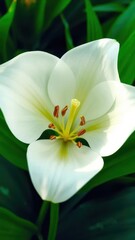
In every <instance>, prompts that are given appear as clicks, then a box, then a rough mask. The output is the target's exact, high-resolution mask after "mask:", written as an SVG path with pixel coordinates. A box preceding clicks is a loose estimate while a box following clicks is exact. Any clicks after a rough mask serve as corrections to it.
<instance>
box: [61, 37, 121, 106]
mask: <svg viewBox="0 0 135 240" xmlns="http://www.w3.org/2000/svg"><path fill="white" fill-rule="evenodd" d="M118 50H119V44H118V42H116V41H115V40H112V39H101V40H96V41H93V42H90V43H87V44H83V45H81V46H79V47H76V48H74V49H72V50H70V51H68V52H67V53H66V54H65V55H63V57H62V60H63V61H64V62H65V63H66V64H67V65H68V66H69V67H70V68H71V70H72V72H73V73H74V75H75V78H76V82H77V88H76V96H75V98H77V99H79V101H83V98H84V96H85V97H87V95H89V91H90V90H91V89H92V87H93V86H95V85H96V84H97V83H99V82H103V81H108V80H110V81H113V80H114V81H119V76H118V71H117V58H118Z"/></svg>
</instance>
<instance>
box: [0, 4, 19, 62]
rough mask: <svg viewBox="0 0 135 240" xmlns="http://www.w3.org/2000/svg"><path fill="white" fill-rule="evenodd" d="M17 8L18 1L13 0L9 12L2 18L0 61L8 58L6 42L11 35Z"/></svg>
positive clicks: (0, 26) (0, 23)
mask: <svg viewBox="0 0 135 240" xmlns="http://www.w3.org/2000/svg"><path fill="white" fill-rule="evenodd" d="M15 9H16V1H13V2H12V4H11V6H10V8H9V10H8V12H7V13H6V14H5V15H4V16H2V17H1V18H0V62H2V61H6V60H7V58H8V53H7V48H6V44H7V40H8V37H9V30H10V27H11V24H12V21H13V18H14V14H15Z"/></svg>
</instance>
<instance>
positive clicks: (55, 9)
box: [45, 0, 71, 28]
mask: <svg viewBox="0 0 135 240" xmlns="http://www.w3.org/2000/svg"><path fill="white" fill-rule="evenodd" d="M70 2H71V0H64V1H63V0H55V2H54V1H53V0H47V2H46V11H45V27H46V28H48V27H49V25H50V24H51V22H52V21H53V20H54V18H55V17H56V16H58V15H59V14H60V13H61V12H62V11H63V10H64V9H65V8H66V7H67V6H68V4H69V3H70Z"/></svg>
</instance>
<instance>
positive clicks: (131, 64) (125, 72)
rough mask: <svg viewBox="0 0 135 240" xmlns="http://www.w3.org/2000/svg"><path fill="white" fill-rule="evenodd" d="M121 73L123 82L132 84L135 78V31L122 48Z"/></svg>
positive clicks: (120, 56) (120, 57)
mask: <svg viewBox="0 0 135 240" xmlns="http://www.w3.org/2000/svg"><path fill="white" fill-rule="evenodd" d="M119 74H120V79H121V81H122V82H123V83H127V84H132V83H133V81H134V80H135V31H134V32H133V33H132V34H131V35H130V36H129V38H128V39H127V40H126V42H125V43H124V44H123V45H122V46H121V48H120V55H119Z"/></svg>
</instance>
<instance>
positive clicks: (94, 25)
mask: <svg viewBox="0 0 135 240" xmlns="http://www.w3.org/2000/svg"><path fill="white" fill-rule="evenodd" d="M85 11H86V25H87V37H86V38H87V42H89V41H92V40H96V39H99V38H102V29H101V25H100V23H99V20H98V18H97V16H96V14H95V12H94V11H93V8H92V5H91V2H90V0H85Z"/></svg>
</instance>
